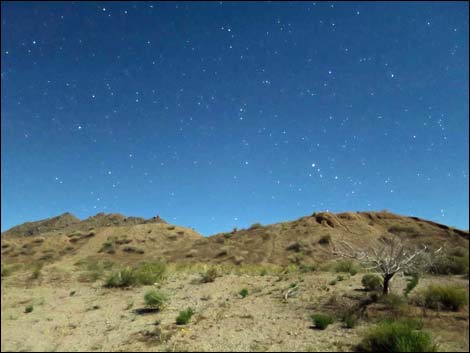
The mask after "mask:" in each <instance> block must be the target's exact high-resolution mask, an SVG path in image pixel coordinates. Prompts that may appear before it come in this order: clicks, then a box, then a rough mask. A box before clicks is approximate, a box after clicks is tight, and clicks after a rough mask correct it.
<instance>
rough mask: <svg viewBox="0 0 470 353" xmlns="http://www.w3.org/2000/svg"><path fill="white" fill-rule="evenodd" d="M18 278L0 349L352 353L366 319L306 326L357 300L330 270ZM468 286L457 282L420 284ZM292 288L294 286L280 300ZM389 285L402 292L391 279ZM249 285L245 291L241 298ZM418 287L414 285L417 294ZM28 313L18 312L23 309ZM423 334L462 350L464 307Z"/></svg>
mask: <svg viewBox="0 0 470 353" xmlns="http://www.w3.org/2000/svg"><path fill="white" fill-rule="evenodd" d="M28 276H30V274H29V273H15V274H13V275H11V276H8V277H6V278H5V279H3V280H2V288H1V296H2V302H1V310H2V316H1V333H2V339H1V349H2V351H313V352H314V351H319V352H320V351H351V350H353V349H354V346H355V345H356V344H357V343H358V342H359V341H360V339H361V335H362V333H363V332H364V330H365V329H367V327H368V326H370V325H371V322H370V321H372V320H361V321H360V322H359V325H358V326H356V327H355V328H354V329H346V328H343V326H342V324H341V323H340V322H336V323H334V324H332V325H331V326H329V327H328V328H327V329H326V330H324V331H320V330H316V329H313V328H312V327H311V326H312V323H311V320H310V315H311V314H313V313H317V312H321V311H322V310H323V305H325V303H327V302H328V301H329V300H330V301H331V298H332V297H339V298H344V297H348V296H352V297H354V296H361V295H363V292H361V290H360V289H361V284H360V279H361V277H362V275H361V274H357V275H355V276H352V277H349V276H345V279H344V280H343V281H340V282H338V283H337V284H336V285H334V286H333V285H330V284H329V282H330V281H331V280H332V279H334V278H336V277H337V274H336V273H329V272H313V273H291V274H289V275H285V276H281V277H279V276H270V275H266V276H248V275H234V274H227V275H224V276H222V277H219V278H217V279H216V280H215V282H212V283H200V281H199V278H200V275H199V274H198V273H193V272H190V271H187V272H174V273H172V274H170V276H169V278H168V279H167V280H166V281H164V283H163V284H161V285H156V286H144V287H136V288H131V289H107V288H104V287H103V286H102V282H100V281H98V282H95V283H80V282H78V281H77V280H76V279H75V278H76V277H75V276H73V275H71V274H70V273H69V272H61V271H60V270H57V269H56V270H55V271H54V268H53V267H51V268H45V269H43V270H42V274H41V276H40V277H39V278H38V279H36V280H31V279H28V278H29V277H28ZM433 281H439V282H440V283H442V282H443V281H444V282H445V281H447V282H450V283H458V284H459V285H462V286H466V287H467V289H468V281H466V280H463V279H459V278H457V277H455V278H449V279H443V278H437V279H436V278H431V277H429V278H425V279H424V280H422V281H421V282H420V286H422V287H423V286H426V285H427V284H429V283H431V282H433ZM293 283H297V285H298V290H297V291H296V294H295V295H294V296H293V297H289V298H288V299H287V300H285V299H284V298H283V294H284V293H285V292H286V290H287V289H288V288H289V286H290V285H291V284H293ZM393 285H394V289H395V290H397V291H401V289H400V288H402V287H403V285H404V282H403V280H402V279H400V278H398V279H397V280H396V281H395V283H394V284H393ZM152 287H154V288H158V289H159V290H161V291H163V292H165V293H167V294H168V295H169V297H170V301H169V303H168V305H167V306H166V307H165V308H164V309H163V310H162V311H160V312H150V313H145V312H141V311H142V310H139V309H144V308H145V305H144V301H143V296H144V293H145V292H146V291H148V290H149V289H150V288H152ZM243 288H246V289H248V291H249V295H248V296H247V297H246V298H241V296H240V295H239V294H238V292H239V291H240V290H241V289H243ZM418 289H419V288H418ZM29 304H32V305H33V307H34V309H33V311H32V312H30V313H25V307H26V306H27V305H29ZM187 307H192V308H193V309H194V310H195V312H196V314H195V315H194V316H193V318H192V319H191V321H190V322H189V324H187V325H184V326H178V325H176V324H175V318H176V316H177V315H178V313H179V311H181V310H183V309H186V308H187ZM425 328H426V329H428V330H430V331H431V332H432V333H433V337H434V338H435V339H436V341H437V342H438V343H439V344H440V348H441V349H442V350H445V351H452V350H456V351H468V309H467V308H466V309H465V310H464V311H462V312H459V313H440V314H439V313H435V312H429V311H428V312H426V317H425Z"/></svg>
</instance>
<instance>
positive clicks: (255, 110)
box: [1, 2, 469, 235]
mask: <svg viewBox="0 0 470 353" xmlns="http://www.w3.org/2000/svg"><path fill="white" fill-rule="evenodd" d="M1 17H2V33H1V39H2V42H1V88H2V91H1V100H2V104H1V113H2V119H1V137H2V142H1V147H2V155H1V158H2V161H1V167H2V168H1V179H2V181H1V186H2V193H1V206H2V207H1V216H2V230H5V229H7V228H9V227H11V226H13V225H16V224H19V223H22V222H25V221H31V220H36V219H41V218H46V217H51V216H54V215H57V214H60V213H63V212H66V211H69V212H72V213H74V214H75V215H76V216H78V217H80V218H84V217H88V216H90V215H93V214H96V213H98V212H119V213H123V214H126V215H134V216H143V217H151V216H154V215H156V214H159V215H160V216H161V217H162V218H164V219H166V220H167V221H169V222H171V223H175V224H179V225H184V226H190V227H194V228H195V229H196V230H198V231H200V232H202V233H203V234H207V235H209V234H213V233H216V232H220V231H226V230H230V229H232V228H233V227H239V228H241V227H246V226H249V225H251V224H252V223H255V222H261V223H272V222H278V221H283V220H289V219H295V218H297V217H300V216H303V215H308V214H311V213H313V212H315V211H323V210H330V211H334V212H337V211H362V210H382V209H387V210H390V211H392V212H397V213H400V214H406V215H415V216H419V217H423V218H427V219H431V220H435V221H437V222H441V223H445V224H448V225H451V226H457V227H460V228H465V229H468V227H469V226H468V223H469V221H468V211H469V210H468V204H469V200H468V157H469V156H468V144H469V140H468V131H469V129H468V116H469V115H468V113H469V109H468V84H469V82H468V77H469V73H468V59H469V58H468V49H469V48H468V39H469V37H468V3H466V2H397V3H392V2H343V3H340V2H316V3H315V2H297V3H285V2H279V3H276V2H275V3H264V2H263V3H261V2H259V3H245V2H240V3H225V2H220V3H219V2H210V3H204V2H202V3H194V2H192V3H190V2H188V3H185V2H178V3H176V2H162V3H156V2H135V3H134V2H34V3H33V2H29V3H28V2H2V15H1Z"/></svg>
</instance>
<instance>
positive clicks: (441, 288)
mask: <svg viewBox="0 0 470 353" xmlns="http://www.w3.org/2000/svg"><path fill="white" fill-rule="evenodd" d="M417 302H418V304H419V305H421V306H424V307H426V308H429V309H443V310H453V311H458V310H460V308H461V307H463V306H465V305H467V304H468V296H467V292H466V291H465V289H464V288H461V287H454V286H445V285H431V286H429V287H428V288H426V289H425V290H423V291H422V292H421V293H420V294H419V295H418V298H417Z"/></svg>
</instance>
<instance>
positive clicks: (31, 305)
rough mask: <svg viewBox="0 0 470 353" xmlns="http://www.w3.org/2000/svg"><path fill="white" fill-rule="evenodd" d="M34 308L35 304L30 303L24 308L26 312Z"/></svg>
mask: <svg viewBox="0 0 470 353" xmlns="http://www.w3.org/2000/svg"><path fill="white" fill-rule="evenodd" d="M33 310H34V306H33V304H29V305H27V306H26V308H24V312H25V313H26V314H28V313H30V312H32V311H33Z"/></svg>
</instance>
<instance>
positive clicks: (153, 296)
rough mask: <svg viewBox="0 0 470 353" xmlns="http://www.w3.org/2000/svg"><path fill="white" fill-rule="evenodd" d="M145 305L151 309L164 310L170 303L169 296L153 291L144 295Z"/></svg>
mask: <svg viewBox="0 0 470 353" xmlns="http://www.w3.org/2000/svg"><path fill="white" fill-rule="evenodd" d="M144 301H145V305H146V306H147V307H149V308H151V309H155V310H162V309H163V306H164V305H165V303H166V302H167V301H168V296H167V295H166V294H164V293H162V292H159V291H156V290H154V289H151V290H149V291H147V292H146V293H145V295H144Z"/></svg>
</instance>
